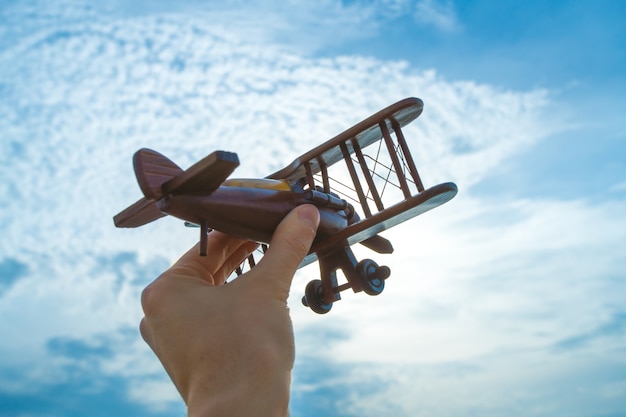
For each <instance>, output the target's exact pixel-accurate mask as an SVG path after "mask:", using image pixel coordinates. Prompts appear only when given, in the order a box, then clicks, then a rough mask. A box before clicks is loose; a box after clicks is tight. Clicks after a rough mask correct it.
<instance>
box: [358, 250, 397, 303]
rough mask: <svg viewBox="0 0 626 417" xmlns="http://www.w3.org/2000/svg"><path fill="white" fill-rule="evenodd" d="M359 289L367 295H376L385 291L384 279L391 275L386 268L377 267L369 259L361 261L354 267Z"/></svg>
mask: <svg viewBox="0 0 626 417" xmlns="http://www.w3.org/2000/svg"><path fill="white" fill-rule="evenodd" d="M356 272H357V275H358V276H359V283H360V284H361V288H362V289H363V291H365V294H368V295H378V294H380V293H381V292H383V290H384V289H385V279H387V278H388V277H389V275H390V274H391V270H390V269H389V268H388V267H386V266H378V264H377V263H376V262H374V261H372V260H371V259H363V260H362V261H360V262H359V263H358V264H357V266H356Z"/></svg>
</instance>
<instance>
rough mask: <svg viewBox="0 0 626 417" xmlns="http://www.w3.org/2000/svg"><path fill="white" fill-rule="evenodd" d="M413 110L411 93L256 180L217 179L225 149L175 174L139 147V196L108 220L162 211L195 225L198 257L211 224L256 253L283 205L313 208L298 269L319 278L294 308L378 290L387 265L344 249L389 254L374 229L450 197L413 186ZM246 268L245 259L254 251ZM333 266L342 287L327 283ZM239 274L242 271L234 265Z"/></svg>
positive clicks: (450, 191)
mask: <svg viewBox="0 0 626 417" xmlns="http://www.w3.org/2000/svg"><path fill="white" fill-rule="evenodd" d="M422 109H423V103H422V101H421V100H420V99H418V98H407V99H404V100H402V101H399V102H397V103H395V104H393V105H391V106H389V107H387V108H385V109H383V110H381V111H379V112H378V113H376V114H374V115H373V116H370V117H369V118H367V119H365V120H364V121H362V122H360V123H358V124H357V125H355V126H353V127H352V128H350V129H348V130H346V131H345V132H343V133H341V134H340V135H338V136H336V137H334V138H333V139H331V140H329V141H328V142H326V143H324V144H322V145H320V146H318V147H316V148H314V149H312V150H311V151H309V152H307V153H305V154H304V155H302V156H300V157H299V158H297V159H296V160H294V161H293V162H292V163H291V164H290V165H288V166H287V167H285V168H283V169H281V170H280V171H277V172H275V173H273V174H271V175H269V176H268V177H266V178H263V179H227V178H228V176H229V175H230V174H231V173H232V172H233V171H234V169H235V168H236V167H237V166H238V165H239V160H238V158H237V155H236V154H234V153H230V152H224V151H217V152H214V153H212V154H210V155H209V156H207V157H206V158H204V159H202V160H201V161H199V162H197V163H196V164H194V165H193V166H191V167H190V168H189V169H187V170H182V169H181V168H180V167H178V166H177V165H176V164H175V163H173V162H172V161H170V160H169V159H167V158H166V157H165V156H163V155H161V154H159V153H158V152H155V151H152V150H149V149H140V150H139V151H137V152H136V153H135V155H134V157H133V165H134V170H135V175H136V177H137V181H138V182H139V187H140V188H141V191H142V192H143V194H144V198H142V199H141V200H139V201H137V202H136V203H135V204H133V205H131V206H130V207H128V208H126V209H125V210H124V211H122V212H121V213H119V214H118V215H116V216H115V217H114V222H115V225H116V226H117V227H138V226H141V225H144V224H146V223H149V222H152V221H154V220H156V219H158V218H160V217H163V216H165V215H167V214H169V215H172V216H175V217H178V218H180V219H183V220H185V221H186V222H188V223H191V224H194V225H199V226H200V254H201V255H206V248H207V233H209V232H210V231H211V230H212V229H214V230H219V231H221V232H224V233H227V234H230V235H233V236H237V237H241V238H245V239H248V240H252V241H256V242H259V243H261V244H262V247H263V249H266V248H267V244H269V242H270V240H271V237H272V234H273V232H274V230H275V228H276V226H277V225H278V224H279V223H280V221H281V220H282V219H283V218H284V217H285V216H286V215H287V214H288V213H289V212H290V211H291V210H292V209H293V208H295V207H296V206H298V205H301V204H306V203H309V204H314V205H315V206H317V207H318V209H319V211H320V215H321V222H320V226H319V229H318V231H317V235H316V238H315V240H314V242H313V245H312V248H311V251H310V252H309V255H307V257H306V258H305V259H304V261H303V262H302V264H301V266H304V265H307V264H309V263H311V262H314V261H315V260H317V261H318V262H319V265H320V274H321V279H320V280H313V281H311V282H309V284H308V285H307V286H306V289H305V295H304V297H303V299H302V302H303V304H304V305H306V306H308V307H310V308H311V309H312V310H313V311H315V312H316V313H320V314H323V313H327V312H328V311H330V309H331V307H332V305H333V303H334V302H336V301H338V300H340V299H341V296H340V292H341V291H344V290H346V289H348V288H351V289H352V290H353V291H354V292H360V291H364V292H365V293H366V294H369V295H377V294H380V293H381V292H382V291H383V289H384V286H385V279H387V278H388V277H389V275H390V270H389V268H388V267H385V266H378V264H376V262H374V261H372V260H371V259H364V260H361V261H357V260H356V258H355V255H354V253H353V252H352V249H351V248H350V246H351V245H353V244H355V243H361V244H363V245H364V246H366V247H368V248H370V249H372V250H374V251H376V252H378V253H391V252H393V247H392V245H391V243H390V242H389V241H388V240H387V239H385V238H383V237H382V236H379V233H380V232H382V231H383V230H386V229H389V228H391V227H393V226H395V225H397V224H399V223H402V222H404V221H406V220H408V219H410V218H412V217H414V216H417V215H420V214H422V213H424V212H426V211H428V210H431V209H433V208H435V207H437V206H439V205H441V204H443V203H445V202H447V201H449V200H451V199H452V198H453V197H454V196H455V195H456V193H457V187H456V185H455V184H454V183H451V182H447V183H443V184H439V185H435V186H434V187H431V188H428V189H425V188H424V185H423V184H422V180H421V179H420V176H419V173H418V171H417V168H416V166H415V162H414V160H413V157H412V156H411V153H410V151H409V148H408V145H407V142H406V140H405V138H404V134H403V133H402V127H404V126H405V125H406V124H408V123H410V122H411V121H413V120H414V119H416V118H417V117H418V116H419V115H420V114H421V112H422ZM372 145H376V146H372ZM365 148H368V151H367V152H366V150H365ZM371 150H373V152H371V153H368V152H369V151H371ZM248 264H249V267H250V268H252V267H253V266H254V265H255V261H254V257H250V258H249V259H248ZM338 269H341V270H342V272H343V274H344V276H345V278H346V279H347V282H346V283H345V284H342V285H339V283H338V281H337V270H338ZM241 273H242V267H240V268H237V274H241Z"/></svg>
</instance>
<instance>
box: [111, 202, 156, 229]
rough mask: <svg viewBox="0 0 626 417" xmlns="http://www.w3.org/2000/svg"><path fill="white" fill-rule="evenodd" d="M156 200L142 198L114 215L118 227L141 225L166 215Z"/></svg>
mask: <svg viewBox="0 0 626 417" xmlns="http://www.w3.org/2000/svg"><path fill="white" fill-rule="evenodd" d="M164 216H165V214H164V213H162V212H161V211H160V210H159V209H158V208H157V205H156V203H155V202H154V201H151V200H148V199H145V198H142V199H141V200H139V201H137V202H136V203H135V204H133V205H132V206H130V207H128V208H126V209H125V210H124V211H122V212H120V213H119V214H117V215H116V216H115V217H113V222H114V223H115V226H117V227H139V226H143V225H144V224H146V223H150V222H152V221H154V220H156V219H160V218H161V217H164Z"/></svg>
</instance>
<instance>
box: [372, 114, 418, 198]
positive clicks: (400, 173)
mask: <svg viewBox="0 0 626 417" xmlns="http://www.w3.org/2000/svg"><path fill="white" fill-rule="evenodd" d="M379 126H380V130H382V132H383V137H384V138H385V144H386V145H387V150H388V151H389V156H390V157H391V162H393V168H394V169H395V171H396V174H397V175H398V181H399V182H400V188H401V189H402V193H403V194H404V198H409V197H411V191H410V190H409V184H408V183H407V181H406V177H405V176H404V172H403V171H402V165H401V164H400V160H399V159H398V154H397V152H396V148H395V146H394V144H393V139H391V135H390V134H389V129H388V128H387V123H386V122H384V121H383V122H380V123H379Z"/></svg>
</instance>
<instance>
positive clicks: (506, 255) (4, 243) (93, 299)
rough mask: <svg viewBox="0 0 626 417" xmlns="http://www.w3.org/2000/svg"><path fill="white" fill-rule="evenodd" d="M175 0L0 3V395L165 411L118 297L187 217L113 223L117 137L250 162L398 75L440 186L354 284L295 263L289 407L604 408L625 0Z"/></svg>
mask: <svg viewBox="0 0 626 417" xmlns="http://www.w3.org/2000/svg"><path fill="white" fill-rule="evenodd" d="M172 3H173V2H165V1H135V2H126V1H122V0H115V1H113V0H112V1H109V2H96V1H87V0H85V1H78V0H77V1H28V0H24V1H14V0H0V178H1V179H2V181H1V182H0V202H1V205H0V231H1V232H2V239H1V240H0V245H1V246H0V416H37V417H40V416H41V417H43V416H46V417H48V416H51V417H57V416H59V417H60V416H86V415H89V416H104V415H107V416H108V415H134V416H140V417H144V416H145V417H148V416H181V415H184V413H185V410H184V407H183V405H182V402H181V401H180V400H179V398H178V395H177V394H176V392H175V390H174V389H173V387H172V386H171V384H170V382H169V380H168V379H167V376H166V375H165V373H164V372H163V371H162V369H161V367H160V365H159V363H158V361H157V360H156V359H155V357H154V356H153V355H152V353H151V352H150V351H149V349H148V348H147V347H146V346H145V345H144V343H143V342H142V341H141V339H140V337H139V334H138V331H137V326H138V323H139V320H140V319H141V315H142V314H141V309H140V306H139V294H140V292H141V290H142V288H143V287H144V286H145V285H146V284H147V283H149V282H150V281H151V280H152V279H154V278H155V277H156V276H157V275H158V274H159V273H160V272H161V271H163V270H164V269H165V268H167V266H168V265H170V264H171V263H172V262H173V261H174V260H175V259H176V258H177V256H178V255H180V254H181V253H182V252H183V251H185V250H186V249H187V248H188V247H189V246H191V245H192V244H193V243H194V242H195V241H196V239H197V231H196V230H192V229H187V228H185V227H183V226H182V225H181V224H180V222H178V221H175V220H173V219H163V220H160V221H159V222H156V223H154V224H150V225H148V226H146V227H143V228H140V229H135V230H121V229H115V228H114V227H113V223H112V219H111V218H112V216H113V215H114V214H116V213H117V212H118V211H120V210H121V209H123V208H124V207H126V206H127V205H128V204H130V203H132V202H134V201H135V200H136V199H137V198H139V196H140V192H139V189H138V187H137V185H136V182H135V179H134V176H133V173H132V165H131V157H132V154H133V153H134V151H135V150H136V149H138V148H140V147H150V148H153V149H156V150H158V151H160V152H162V153H164V154H166V155H168V156H169V157H171V158H172V159H173V160H174V161H176V162H177V163H178V164H179V165H181V166H183V167H188V166H189V165H191V164H192V163H193V162H195V161H197V160H198V159H200V158H202V157H204V156H205V155H207V154H208V153H210V152H212V151H213V150H216V149H223V150H228V151H233V152H237V153H238V154H239V158H240V160H241V162H242V163H241V166H240V167H239V168H238V170H237V171H236V175H238V176H242V177H249V176H258V177H262V176H265V175H267V174H269V173H271V172H274V171H276V170H278V169H279V168H281V167H283V166H284V165H286V164H288V163H289V162H291V160H293V159H294V158H295V157H297V156H298V155H300V154H302V153H304V152H305V151H307V150H309V149H310V148H311V147H313V146H316V145H318V144H320V143H322V142H323V141H325V140H327V139H329V138H330V137H332V136H334V135H336V134H338V133H340V132H341V131H343V130H345V129H346V128H348V127H350V126H351V125H353V124H354V123H356V122H358V121H360V120H361V119H363V118H365V117H367V116H369V115H370V114H372V113H374V112H376V111H377V110H379V109H381V108H383V107H385V106H387V105H389V104H392V103H393V102H395V101H398V100H400V99H402V98H405V97H411V96H415V97H420V98H421V99H423V100H424V102H425V108H424V113H423V114H422V116H421V117H420V118H419V119H418V120H417V121H415V122H414V123H413V124H412V125H411V126H410V128H407V130H406V131H405V133H406V135H407V139H408V140H409V144H410V147H411V149H412V150H413V153H414V156H415V158H416V162H417V164H418V168H419V169H420V172H421V174H422V178H423V180H424V182H425V183H426V185H427V186H428V185H434V184H436V183H439V182H444V181H453V182H455V183H457V185H458V187H459V195H458V196H457V197H456V198H455V199H454V200H452V201H451V202H450V203H448V204H446V205H445V206H443V207H441V208H438V209H436V210H434V211H432V212H429V213H427V214H425V215H423V216H421V217H419V218H416V219H414V220H412V221H410V222H408V223H405V224H403V225H402V226H399V227H397V228H395V229H392V230H389V231H387V232H385V236H386V237H387V238H389V239H391V240H392V241H393V242H394V246H395V248H396V251H395V253H394V254H393V255H384V256H381V255H378V256H373V255H375V254H371V253H369V252H367V250H359V252H358V255H359V256H372V257H374V259H375V260H376V261H378V262H379V263H381V264H386V265H389V266H390V267H391V269H392V277H391V278H390V279H389V281H388V282H387V286H386V288H385V291H384V292H383V293H382V294H381V295H379V296H377V297H368V296H366V295H363V294H346V295H345V296H344V297H343V298H344V299H343V300H342V301H341V302H339V303H337V304H336V305H335V306H334V307H333V310H332V311H331V312H330V313H329V314H327V315H324V316H318V315H315V314H313V313H312V312H311V311H310V310H308V309H306V308H304V307H302V306H301V305H300V304H299V299H300V297H301V296H302V293H303V290H304V286H305V285H306V283H307V282H308V281H309V280H310V279H314V278H316V277H317V275H318V271H317V267H316V265H311V266H308V267H306V268H304V269H302V270H301V271H300V272H299V273H298V275H297V276H296V278H295V281H294V285H293V288H292V298H291V299H290V304H291V307H292V313H293V320H294V326H295V333H296V345H297V359H296V368H295V371H294V382H293V389H292V402H291V412H292V415H293V416H294V417H308V416H320V415H324V416H329V415H336V416H386V415H394V416H459V415H472V416H474V415H475V416H502V415H509V416H528V415H533V416H569V417H571V416H576V417H590V416H602V417H608V416H622V415H624V414H626V273H625V272H624V264H625V263H624V261H625V260H626V127H625V124H624V121H623V120H624V116H623V113H624V109H626V99H625V97H626V56H625V49H624V47H623V44H624V42H625V41H626V29H625V26H624V25H623V22H622V20H623V16H625V15H626V5H625V4H624V3H623V2H620V1H598V2H593V1H552V2H544V1H534V0H532V1H525V2H519V1H499V2H492V1H483V0H477V1H467V2H465V1H463V2H462V1H458V0H457V1H438V0H421V1H412V0H396V1H394V0H362V1H361V0H355V1H343V2H341V1H336V0H320V1H316V2H307V4H306V5H305V4H300V3H305V2H296V1H284V2H278V1H276V2H274V1H269V0H268V1H260V2H259V1H256V2H253V1H248V0H237V1H224V2H211V1H206V2H203V1H200V0H184V1H181V2H176V5H175V6H174V5H172ZM313 3H314V4H313Z"/></svg>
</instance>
